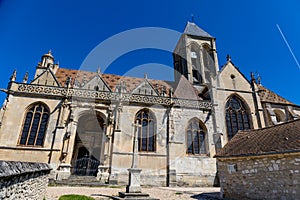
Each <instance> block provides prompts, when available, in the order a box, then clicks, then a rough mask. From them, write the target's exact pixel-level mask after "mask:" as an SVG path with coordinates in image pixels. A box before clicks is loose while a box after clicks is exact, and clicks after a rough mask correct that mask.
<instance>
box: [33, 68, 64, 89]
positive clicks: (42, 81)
mask: <svg viewBox="0 0 300 200" xmlns="http://www.w3.org/2000/svg"><path fill="white" fill-rule="evenodd" d="M30 84H36V85H47V86H60V84H59V82H58V81H57V80H56V77H55V75H54V74H53V73H52V71H51V69H47V70H45V71H44V72H43V73H41V74H40V75H39V76H38V77H36V78H35V79H34V80H33V81H32V82H31V83H30Z"/></svg>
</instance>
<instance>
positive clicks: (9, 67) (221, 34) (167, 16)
mask: <svg viewBox="0 0 300 200" xmlns="http://www.w3.org/2000/svg"><path fill="white" fill-rule="evenodd" d="M299 8H300V3H299V2H297V1H296V0H290V1H276V0H273V1H271V0H270V1H269V0H266V1H258V0H253V1H240V0H232V1H221V0H219V1H204V0H184V1H183V0H181V1H179V0H166V1H161V0H160V1H159V0H152V1H143V0H139V1H133V0H132V1H121V0H120V1H96V0H95V1H69V0H66V1H58V0H52V1H38V0H36V1H34V0H29V1H17V0H0V73H1V74H2V76H1V79H0V80H1V81H0V88H6V87H7V83H8V81H9V77H10V76H11V73H12V71H13V70H14V69H17V75H18V78H17V80H18V81H21V80H22V78H23V76H24V74H25V72H26V71H28V72H29V76H30V79H32V78H33V76H34V71H35V67H36V65H37V62H39V61H40V57H41V56H42V55H43V54H44V53H46V52H47V51H48V50H49V49H51V50H52V52H53V55H54V57H55V59H56V61H58V62H59V63H60V67H63V68H75V69H79V68H80V66H81V64H82V62H83V61H84V59H85V58H86V56H87V55H88V54H89V53H90V52H91V50H93V49H94V48H95V47H96V46H97V45H98V44H99V43H101V42H102V41H105V40H107V39H108V38H110V37H111V36H114V35H115V34H118V33H120V32H123V31H126V30H131V29H135V28H141V27H162V28H167V29H170V30H175V31H179V32H182V31H183V29H184V27H185V25H186V22H187V21H188V20H191V14H194V16H195V17H194V19H195V22H196V23H197V24H198V25H199V26H200V27H201V28H203V29H204V30H206V31H207V32H209V33H210V34H211V35H213V36H214V37H216V38H217V52H218V58H219V64H220V66H222V65H223V64H224V63H225V61H226V55H227V54H230V55H231V57H232V61H233V63H234V64H235V65H236V66H238V67H239V69H240V70H241V71H242V72H243V73H244V74H245V76H246V77H249V74H250V72H251V71H253V72H259V73H260V75H261V77H262V84H263V85H264V86H266V87H267V88H269V89H271V90H273V91H274V92H277V93H278V94H280V95H281V96H283V97H285V98H287V99H288V100H290V101H292V102H294V103H297V104H300V95H299V94H298V91H299V89H298V81H299V75H300V69H299V67H298V65H297V64H296V62H295V60H294V59H293V56H292V55H291V53H290V51H289V49H288V47H287V45H286V43H285V42H284V40H283V38H282V36H281V34H280V32H279V30H278V28H277V27H276V24H278V25H279V26H280V28H281V30H282V32H283V34H284V35H285V37H286V39H287V41H288V42H289V44H290V47H291V49H292V50H293V53H294V55H295V57H296V58H298V59H300V45H298V44H300V37H299V35H300V20H299V18H300V17H299ZM166 39H167V38H166ZM174 45H175V44H174ZM99 59H100V60H104V59H105V55H103V56H99ZM100 63H101V62H100ZM100 63H99V65H100ZM149 63H158V64H157V65H156V68H159V66H160V65H161V66H172V63H173V62H172V56H171V54H170V52H168V51H164V50H159V49H143V50H136V51H132V52H129V53H127V54H125V55H122V56H120V57H119V58H118V59H117V60H115V61H114V62H113V63H112V64H111V66H109V68H108V69H107V72H108V73H119V74H124V73H125V72H126V71H128V70H130V69H131V68H134V67H135V66H141V65H142V66H143V67H145V66H146V67H148V68H150V70H151V69H153V68H154V69H156V68H155V67H153V66H155V65H151V64H149ZM95 65H97V64H95ZM151 66H152V67H153V68H151ZM100 67H101V66H100ZM95 68H97V66H95ZM150 78H151V77H150ZM152 78H166V79H168V76H167V71H166V72H164V73H158V74H157V77H152ZM3 97H4V94H1V100H2V99H3Z"/></svg>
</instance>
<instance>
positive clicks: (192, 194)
mask: <svg viewBox="0 0 300 200" xmlns="http://www.w3.org/2000/svg"><path fill="white" fill-rule="evenodd" d="M124 191H125V187H117V188H112V187H48V188H47V193H46V196H45V197H46V200H57V199H58V198H59V197H60V196H61V195H64V194H81V195H86V196H92V197H94V198H95V199H97V200H100V199H103V200H104V199H110V198H109V196H116V195H118V192H124ZM142 192H143V193H148V194H150V196H151V197H155V198H159V199H161V200H177V199H198V200H216V199H219V198H218V197H219V192H220V188H217V187H213V188H212V187H201V188H200V187H197V188H180V187H175V188H169V187H153V188H143V189H142Z"/></svg>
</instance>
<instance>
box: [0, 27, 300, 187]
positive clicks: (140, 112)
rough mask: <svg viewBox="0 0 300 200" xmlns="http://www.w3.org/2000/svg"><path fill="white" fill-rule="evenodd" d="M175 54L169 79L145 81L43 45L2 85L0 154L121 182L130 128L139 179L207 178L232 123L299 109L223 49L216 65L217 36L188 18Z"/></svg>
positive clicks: (263, 123) (203, 181)
mask: <svg viewBox="0 0 300 200" xmlns="http://www.w3.org/2000/svg"><path fill="white" fill-rule="evenodd" d="M61 60H63V58H61ZM173 63H174V81H164V80H153V79H150V78H148V77H147V75H145V77H144V78H135V77H128V76H120V75H114V74H105V73H102V72H101V71H100V70H98V71H96V72H90V71H83V70H76V69H69V68H63V67H60V66H59V64H57V63H56V61H55V59H54V56H53V55H52V52H51V51H49V52H48V53H46V54H44V55H43V56H42V57H41V61H40V62H38V64H37V66H36V72H35V75H34V78H33V80H32V81H28V74H25V75H24V78H23V80H21V81H17V75H16V71H15V72H13V74H12V76H11V77H10V81H9V82H8V86H7V89H5V90H4V92H5V93H6V94H7V97H6V99H5V101H4V103H3V106H2V108H1V111H0V160H14V161H31V162H42V163H49V164H50V165H51V166H52V169H53V170H52V174H51V176H52V178H53V179H56V180H67V179H69V178H70V177H71V176H87V177H90V176H94V177H95V178H97V180H99V181H100V182H103V183H112V184H127V183H128V170H127V169H128V168H130V167H131V164H132V162H133V149H134V141H135V137H134V136H136V137H137V141H138V148H137V149H138V163H137V165H138V167H139V168H141V169H142V172H141V183H142V185H154V186H176V185H177V186H212V185H214V183H215V182H216V179H217V162H216V159H215V158H214V156H215V154H216V153H217V152H219V150H220V149H221V148H222V147H223V146H224V145H225V144H226V143H227V142H228V141H229V140H231V138H233V137H234V136H235V134H236V133H237V132H238V131H239V130H249V129H261V128H264V127H269V126H273V125H276V124H280V123H284V122H287V121H290V120H295V119H298V118H299V117H300V106H298V105H295V104H294V103H292V102H290V101H288V100H286V99H285V98H283V97H281V96H279V95H278V94H276V93H274V92H272V91H271V90H269V89H267V88H265V87H264V86H262V84H261V83H260V80H259V78H256V77H254V75H253V74H251V77H250V79H248V78H247V77H246V76H245V75H244V74H243V73H242V72H241V71H240V70H239V69H238V68H237V67H236V66H235V65H234V63H233V62H232V60H231V58H230V56H228V57H227V62H226V63H225V64H224V65H222V66H219V63H218V55H217V50H216V38H214V37H213V36H211V35H210V34H209V33H207V32H206V31H204V30H203V29H201V28H200V27H199V26H198V25H196V24H195V23H194V22H188V23H187V25H186V27H185V29H184V32H183V33H182V35H181V37H180V39H179V41H178V43H177V45H176V48H175V49H174V52H173ZM21 78H22V77H21Z"/></svg>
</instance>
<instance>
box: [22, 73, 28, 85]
mask: <svg viewBox="0 0 300 200" xmlns="http://www.w3.org/2000/svg"><path fill="white" fill-rule="evenodd" d="M27 81H28V72H26V73H25V75H24V78H23V83H27Z"/></svg>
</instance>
